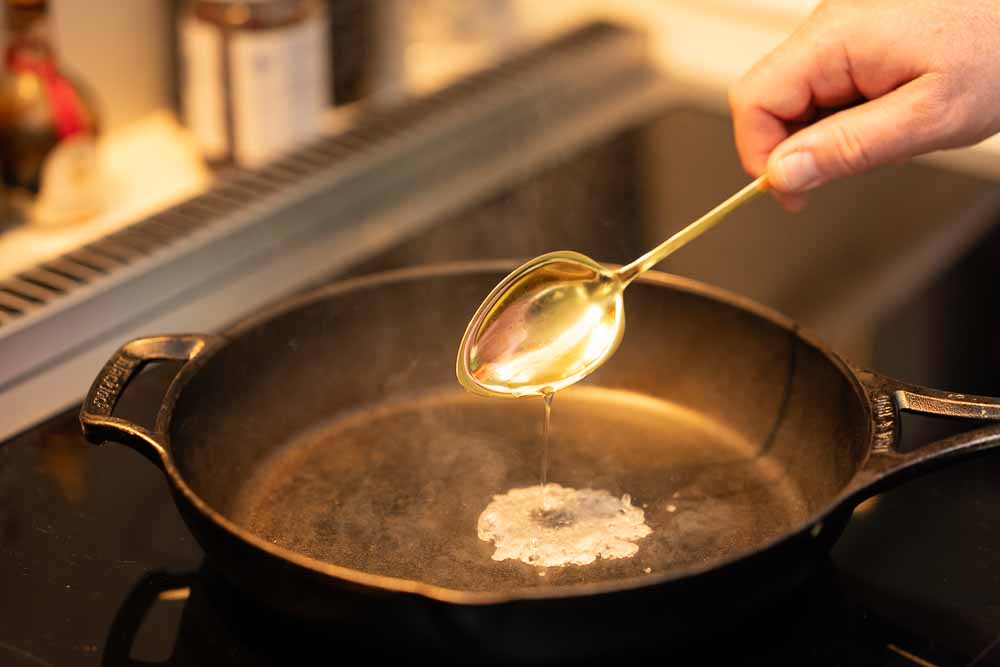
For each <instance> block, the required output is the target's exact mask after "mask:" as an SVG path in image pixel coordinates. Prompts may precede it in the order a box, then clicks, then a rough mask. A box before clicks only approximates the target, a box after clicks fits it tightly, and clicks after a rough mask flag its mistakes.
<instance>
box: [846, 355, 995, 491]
mask: <svg viewBox="0 0 1000 667" xmlns="http://www.w3.org/2000/svg"><path fill="white" fill-rule="evenodd" d="M857 375H858V379H859V380H860V381H861V383H862V384H863V385H864V387H865V390H866V391H867V393H868V397H869V401H870V402H871V404H872V412H873V415H874V418H875V434H874V442H873V446H872V449H871V452H870V454H869V456H868V458H867V460H866V461H865V462H864V464H863V465H862V467H861V469H860V470H859V472H858V474H857V475H855V478H854V480H853V482H852V484H851V489H850V491H851V492H852V493H860V495H862V496H868V495H871V494H873V493H877V492H878V491H880V490H882V489H883V488H885V487H887V486H889V485H891V484H894V483H897V482H898V481H902V480H903V479H907V478H909V477H912V476H914V475H917V474H919V473H920V472H922V471H923V470H928V469H932V468H938V467H941V466H942V465H945V464H946V463H948V462H951V461H959V460H962V459H966V458H970V457H972V456H975V455H977V454H981V453H984V452H987V451H989V450H991V449H995V448H1000V423H996V424H991V425H989V426H984V427H982V428H978V429H974V430H971V431H968V432H966V433H960V434H958V435H954V436H951V437H949V438H945V439H943V440H939V441H937V442H934V443H932V444H929V445H925V446H923V447H920V448H918V449H916V450H913V451H909V452H901V451H899V449H897V446H896V445H897V443H898V440H899V437H898V436H899V413H901V412H910V413H914V414H921V415H929V416H937V417H945V418H950V419H975V420H981V421H1000V398H992V397H989V396H973V395H970V394H959V393H955V392H947V391H940V390H937V389H929V388H927V387H921V386H919V385H913V384H908V383H905V382H900V381H899V380H894V379H892V378H887V377H885V376H882V375H879V374H877V373H872V372H870V371H859V372H858V373H857Z"/></svg>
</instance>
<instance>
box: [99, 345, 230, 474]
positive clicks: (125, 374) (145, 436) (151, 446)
mask: <svg viewBox="0 0 1000 667" xmlns="http://www.w3.org/2000/svg"><path fill="white" fill-rule="evenodd" d="M221 342H222V339H221V338H220V337H218V336H204V335H196V334H187V335H178V336H154V337H150V338H139V339H136V340H133V341H130V342H128V343H126V344H125V345H123V346H122V347H121V348H119V350H118V351H117V352H115V354H114V355H113V356H112V357H111V359H109V360H108V362H107V363H106V364H104V368H102V369H101V372H100V373H99V374H98V376H97V378H96V379H95V380H94V382H93V384H92V385H91V386H90V391H88V392H87V397H86V398H85V399H84V401H83V407H82V408H81V409H80V425H81V426H82V427H83V435H84V437H85V438H86V439H87V440H88V441H90V442H92V443H94V444H101V443H103V442H106V441H109V440H110V441H114V442H120V443H122V444H126V445H128V446H130V447H132V448H133V449H136V450H137V451H139V453H140V454H142V455H143V456H145V457H146V458H148V459H150V460H151V461H153V462H154V463H156V464H157V465H160V466H162V465H163V464H164V463H165V460H166V459H165V457H166V448H165V444H164V443H165V439H166V433H165V429H166V425H165V424H164V423H161V421H162V420H161V419H160V418H159V417H158V418H157V420H156V421H157V423H156V425H155V426H154V427H153V428H152V429H148V428H146V427H143V426H140V425H138V424H134V423H132V422H130V421H128V420H126V419H122V418H121V417H115V416H114V414H113V413H114V409H115V406H116V405H117V404H118V400H119V399H120V398H121V396H122V393H123V392H124V391H125V390H126V388H127V387H128V384H129V382H130V381H131V380H132V378H134V377H135V376H136V374H137V373H139V371H140V370H142V367H143V365H144V364H146V363H148V362H150V361H184V362H187V363H188V364H190V363H191V362H192V361H194V359H195V358H196V357H198V356H199V355H201V354H203V353H204V352H206V351H207V350H209V349H211V348H215V347H217V346H219V345H220V344H221ZM184 368H187V366H186V365H185V367H184ZM181 373H183V368H182V370H181ZM178 375H179V374H178ZM175 379H176V378H175ZM162 416H163V412H162V410H161V412H160V417H162Z"/></svg>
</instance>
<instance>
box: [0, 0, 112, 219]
mask: <svg viewBox="0 0 1000 667" xmlns="http://www.w3.org/2000/svg"><path fill="white" fill-rule="evenodd" d="M6 22H7V34H8V44H7V49H6V53H5V58H4V66H3V73H2V77H0V164H2V167H0V170H2V174H3V184H4V187H5V189H6V191H7V200H8V201H9V203H10V205H11V207H12V210H13V212H14V215H15V216H16V217H18V218H21V219H24V220H27V221H30V222H33V223H36V224H43V225H58V224H64V223H69V222H77V221H80V220H84V219H86V218H88V217H90V216H93V215H94V214H96V213H97V212H98V211H100V209H101V208H102V206H103V199H104V197H103V194H104V192H103V179H102V178H101V172H100V169H99V166H98V164H99V163H98V159H97V148H96V139H97V132H98V114H97V111H96V109H95V107H94V104H93V102H92V99H91V97H90V95H89V94H87V93H86V92H85V90H84V88H83V86H82V85H81V84H80V83H79V82H77V81H75V80H74V79H71V78H69V77H68V76H67V75H66V74H65V73H64V72H63V71H62V69H61V68H60V66H59V63H58V62H57V59H56V56H55V51H54V49H53V48H52V44H51V42H50V38H49V30H48V28H49V26H48V3H47V2H46V0H7V2H6Z"/></svg>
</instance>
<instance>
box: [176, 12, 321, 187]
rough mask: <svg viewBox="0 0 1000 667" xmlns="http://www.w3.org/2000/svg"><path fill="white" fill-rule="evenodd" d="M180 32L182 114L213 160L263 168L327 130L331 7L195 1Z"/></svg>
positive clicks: (207, 154) (182, 20)
mask: <svg viewBox="0 0 1000 667" xmlns="http://www.w3.org/2000/svg"><path fill="white" fill-rule="evenodd" d="M178 33H179V41H180V49H179V50H180V54H179V55H180V58H179V61H180V65H181V72H180V86H181V103H182V109H183V115H184V119H185V123H186V124H187V126H188V128H189V129H190V130H191V132H192V133H193V135H194V136H195V138H196V140H197V142H198V143H199V145H200V146H201V148H202V151H203V154H204V156H205V158H206V160H208V161H209V163H211V164H220V163H222V164H224V163H235V164H237V165H239V166H242V167H250V168H252V167H257V166H260V165H262V164H264V163H266V162H268V161H271V160H273V159H274V158H275V157H277V156H279V155H281V154H282V153H285V152H287V151H288V150H290V149H293V148H295V147H296V146H298V145H300V144H302V143H304V142H307V141H309V140H310V139H312V138H314V137H315V136H316V135H317V134H318V133H319V132H320V131H321V129H322V117H323V113H324V111H325V110H326V109H327V107H328V106H329V102H330V86H331V78H330V47H329V20H328V17H327V13H326V7H325V3H323V2H320V1H319V0H189V1H188V3H187V5H186V7H185V10H184V11H183V12H182V14H181V17H180V25H179V29H178Z"/></svg>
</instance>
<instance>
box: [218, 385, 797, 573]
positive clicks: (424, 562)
mask: <svg viewBox="0 0 1000 667" xmlns="http://www.w3.org/2000/svg"><path fill="white" fill-rule="evenodd" d="M542 412H543V408H542V401H541V400H540V399H538V400H534V399H524V400H518V401H496V400H490V399H485V398H480V397H475V396H471V395H468V394H466V393H464V392H462V391H461V390H460V389H457V388H452V387H450V386H449V387H442V388H440V389H437V390H431V391H427V392H424V393H421V394H418V395H411V396H409V397H395V398H393V399H392V400H388V401H385V402H382V403H378V404H376V405H375V406H374V407H370V408H367V409H360V410H355V411H351V412H346V413H341V414H339V415H337V416H335V417H333V418H332V419H330V420H329V421H327V422H323V423H320V424H319V425H318V426H315V427H313V428H312V429H310V430H309V431H307V432H306V433H304V434H303V435H300V436H299V437H296V438H293V439H291V440H290V441H289V442H288V443H287V444H284V445H281V446H279V447H276V448H275V449H273V450H272V451H270V452H269V453H268V455H267V456H266V457H263V458H262V459H261V460H260V461H259V462H258V463H257V464H256V466H255V469H253V470H251V471H250V474H249V475H247V476H246V478H245V481H244V482H243V483H242V485H241V486H240V488H239V490H238V492H237V493H236V494H235V496H234V497H233V499H232V504H231V505H230V507H229V515H230V516H231V517H232V519H233V520H235V521H236V522H237V523H238V524H240V525H242V526H244V527H245V528H247V529H249V530H250V531H252V532H253V533H255V534H257V535H258V536H260V537H261V538H263V539H265V540H267V541H269V542H272V543H274V544H278V545H280V546H283V547H285V548H288V549H291V550H293V551H296V552H299V553H301V554H304V555H307V556H310V557H312V558H315V559H317V560H320V561H324V562H328V563H332V564H335V565H339V566H343V567H348V568H352V569H355V570H360V571H364V572H368V573H373V574H380V575H387V576H392V577H397V578H402V579H409V580H414V581H420V582H424V583H429V584H434V585H437V586H441V587H447V588H452V589H458V590H468V591H494V592H496V591H505V590H513V589H521V588H525V587H537V586H564V585H571V584H578V583H592V582H600V581H608V580H616V579H623V578H631V577H641V576H643V575H645V574H648V573H653V574H663V573H670V572H680V571H683V570H685V569H688V568H691V567H700V566H704V565H706V564H710V563H711V562H713V561H716V560H718V559H721V558H723V557H726V556H730V555H732V554H734V553H739V552H745V551H749V550H752V549H754V548H755V547H757V546H759V545H761V544H762V543H764V542H766V541H767V540H770V539H773V538H775V537H778V536H780V535H781V534H783V533H785V532H786V531H788V530H789V529H791V528H793V527H795V526H796V525H798V524H800V523H801V522H802V521H803V520H805V518H806V517H807V516H808V513H809V503H808V502H807V499H806V498H805V497H804V496H803V494H802V492H801V489H800V488H799V487H798V485H797V484H796V483H795V481H794V479H793V477H792V476H790V475H787V474H786V471H785V470H784V469H783V468H782V466H781V464H780V463H779V462H778V460H777V459H775V458H774V457H771V456H764V455H761V454H760V452H759V448H758V447H757V446H754V445H753V444H751V443H750V442H749V441H748V440H746V439H745V438H744V437H743V436H741V435H739V434H738V433H737V432H736V431H733V430H730V429H729V428H727V427H726V426H725V425H724V424H722V423H720V422H719V421H717V420H713V419H711V418H708V417H706V416H704V415H702V414H700V413H699V412H697V411H694V410H692V409H690V408H687V407H682V406H680V405H678V404H676V403H672V402H669V401H667V400H664V399H659V398H653V397H650V396H648V395H644V394H639V393H634V392H629V391H624V390H620V389H606V388H601V387H597V386H582V387H575V388H572V389H569V390H567V391H564V392H560V393H559V394H558V395H557V396H556V399H555V405H554V409H553V415H552V445H551V449H550V460H549V481H550V482H555V483H558V484H561V485H563V486H569V487H574V488H578V489H582V488H594V489H604V490H606V491H608V492H610V493H612V494H614V495H619V496H620V495H622V494H625V493H627V494H630V495H631V496H632V499H633V501H632V502H633V503H634V504H635V506H636V507H640V508H642V509H643V510H644V512H645V519H646V523H647V524H648V525H649V526H650V527H651V528H652V531H653V532H652V534H650V535H649V536H647V537H645V538H643V539H642V540H640V541H639V542H638V545H639V550H638V553H637V554H636V555H635V556H633V557H631V558H623V559H613V560H598V561H596V562H595V563H592V564H589V565H583V566H577V565H570V566H566V567H555V568H537V567H534V566H531V565H527V564H525V563H521V562H518V561H510V560H508V561H494V560H492V558H491V556H492V555H493V552H494V547H493V545H492V544H490V543H487V542H484V541H482V540H480V539H479V537H478V535H477V530H476V525H477V521H478V519H479V516H480V513H481V512H482V511H483V509H484V508H485V507H486V506H487V504H488V503H489V502H490V500H491V499H492V497H493V496H494V495H496V494H501V493H505V492H507V491H508V490H510V489H511V488H516V487H526V486H530V485H533V484H538V483H539V480H540V467H541V456H542V447H541V444H540V437H539V436H540V430H541V425H542ZM541 573H544V576H541Z"/></svg>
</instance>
